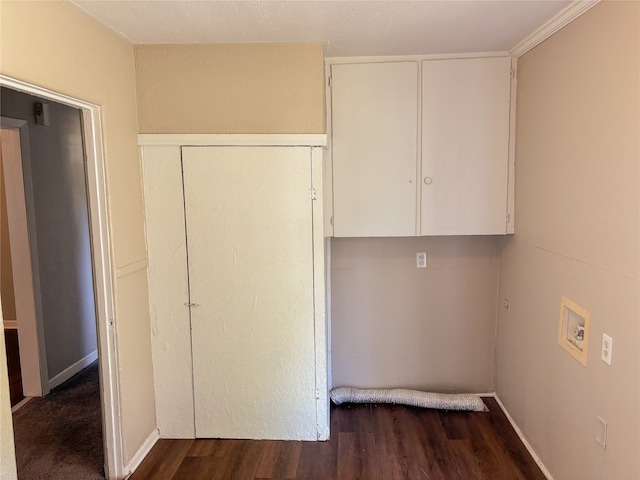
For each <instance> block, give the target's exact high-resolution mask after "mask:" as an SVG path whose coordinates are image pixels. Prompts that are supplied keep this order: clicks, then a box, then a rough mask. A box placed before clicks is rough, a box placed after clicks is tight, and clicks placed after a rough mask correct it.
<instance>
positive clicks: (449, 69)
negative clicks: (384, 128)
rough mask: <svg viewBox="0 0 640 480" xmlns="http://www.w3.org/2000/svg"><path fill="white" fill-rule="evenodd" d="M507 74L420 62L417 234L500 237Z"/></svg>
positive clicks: (488, 66) (501, 65) (468, 62)
mask: <svg viewBox="0 0 640 480" xmlns="http://www.w3.org/2000/svg"><path fill="white" fill-rule="evenodd" d="M510 69H511V60H510V58H509V57H500V58H473V59H449V60H429V61H423V62H422V181H421V189H422V198H421V228H420V233H421V234H422V235H465V234H504V233H506V219H505V218H506V213H507V180H508V156H509V155H508V151H509V102H510Z"/></svg>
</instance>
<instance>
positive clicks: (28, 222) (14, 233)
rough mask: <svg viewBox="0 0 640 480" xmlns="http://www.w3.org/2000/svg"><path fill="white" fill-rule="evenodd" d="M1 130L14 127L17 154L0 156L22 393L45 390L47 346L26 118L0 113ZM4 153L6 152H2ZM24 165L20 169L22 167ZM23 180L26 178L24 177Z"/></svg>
mask: <svg viewBox="0 0 640 480" xmlns="http://www.w3.org/2000/svg"><path fill="white" fill-rule="evenodd" d="M0 125H1V126H2V130H4V129H8V130H17V131H18V134H19V136H20V155H4V156H3V158H2V163H3V168H4V178H5V181H4V183H5V191H6V200H7V220H8V224H9V243H10V244H11V245H12V248H11V263H12V265H13V283H14V285H15V286H16V288H15V304H16V317H17V318H16V325H17V328H18V330H19V333H18V343H19V350H20V373H21V376H22V389H23V393H24V396H25V397H34V396H35V397H41V396H43V395H46V394H47V393H49V390H50V389H49V388H48V382H49V372H48V368H47V360H46V359H47V350H46V347H45V342H44V324H43V322H42V301H41V298H42V297H41V295H40V273H39V268H38V262H37V260H36V261H35V262H33V261H32V259H37V258H38V257H37V254H38V246H37V236H36V229H35V227H36V225H35V215H34V213H33V208H31V207H32V206H33V192H32V186H31V185H32V182H31V162H30V152H29V128H28V125H27V121H26V120H18V119H14V118H7V117H0ZM5 153H6V152H5ZM23 166H24V169H23ZM25 180H26V181H25Z"/></svg>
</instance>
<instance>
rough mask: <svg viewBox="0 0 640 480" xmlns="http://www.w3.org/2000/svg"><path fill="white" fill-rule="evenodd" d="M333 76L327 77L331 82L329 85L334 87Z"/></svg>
mask: <svg viewBox="0 0 640 480" xmlns="http://www.w3.org/2000/svg"><path fill="white" fill-rule="evenodd" d="M332 79H333V77H331V76H329V78H328V79H327V82H328V83H329V86H330V87H332V86H333V80H332Z"/></svg>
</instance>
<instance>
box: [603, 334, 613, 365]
mask: <svg viewBox="0 0 640 480" xmlns="http://www.w3.org/2000/svg"><path fill="white" fill-rule="evenodd" d="M612 353H613V338H611V337H610V336H609V335H605V334H604V333H603V334H602V356H601V358H602V361H603V362H604V363H606V364H607V365H611V354H612Z"/></svg>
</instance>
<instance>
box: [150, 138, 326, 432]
mask: <svg viewBox="0 0 640 480" xmlns="http://www.w3.org/2000/svg"><path fill="white" fill-rule="evenodd" d="M138 143H139V145H140V146H141V147H142V163H143V179H144V187H145V204H146V211H147V237H148V243H149V290H150V292H149V293H150V303H151V309H150V310H151V316H152V350H153V356H154V357H153V361H154V367H155V368H154V385H155V393H156V418H157V422H158V430H159V433H160V437H161V438H195V424H194V420H195V417H194V408H193V401H194V400H193V384H192V370H191V366H190V357H191V344H190V325H189V312H188V308H189V307H188V305H185V304H188V303H189V300H188V287H187V281H188V280H187V270H186V241H184V240H183V241H182V242H180V241H179V240H178V238H177V237H175V238H174V241H173V244H172V245H167V244H163V243H162V241H163V236H166V235H169V236H171V237H172V238H173V237H174V236H175V234H176V232H171V233H170V232H169V230H174V229H169V228H168V225H169V224H178V223H180V229H181V230H182V237H183V238H184V233H185V231H184V228H185V224H184V209H183V206H184V205H183V204H180V205H176V203H177V200H176V196H175V193H176V192H177V190H176V189H177V188H178V183H179V184H180V192H179V193H180V194H182V193H183V192H182V190H181V189H182V186H181V182H182V178H181V172H180V178H175V177H176V175H177V174H178V173H177V172H178V171H179V170H180V168H181V167H180V163H181V158H180V149H181V147H182V146H198V145H200V146H272V147H280V146H297V147H308V148H309V152H310V156H311V165H312V166H311V175H312V179H311V182H312V187H311V191H310V195H311V196H312V198H313V201H312V216H313V218H312V225H313V276H314V279H313V288H314V295H313V296H314V307H313V308H314V333H315V335H314V336H315V338H314V344H315V363H316V365H315V377H316V381H315V384H316V392H315V394H316V421H317V439H318V440H326V439H328V438H329V395H328V388H329V386H328V383H327V382H328V380H327V379H328V336H327V330H328V325H327V320H328V315H327V308H326V283H325V253H326V251H325V249H326V247H327V245H326V243H325V242H324V228H323V219H324V215H323V201H324V189H323V147H324V146H325V145H326V135H323V134H318V135H315V134H311V135H297V134H292V135H269V134H259V135H217V134H215V135H208V134H193V135H191V134H160V135H156V134H143V135H139V136H138ZM157 169H160V171H156V172H155V174H154V173H153V172H154V170H157ZM163 179H164V180H163ZM165 181H166V183H167V184H168V186H167V185H164V182H165ZM154 182H155V184H154ZM159 182H163V184H162V185H160V184H159ZM159 197H162V198H163V199H164V200H165V201H168V202H173V206H171V208H167V206H166V205H165V206H162V205H161V204H160V205H158V204H154V202H158V198H159ZM160 203H162V202H160ZM175 230H177V229H175ZM154 232H155V234H154ZM158 232H162V233H161V234H159V233H158ZM159 242H160V244H158V243H159ZM176 242H177V243H176ZM168 258H170V259H171V261H170V262H168V261H167V259H168ZM180 258H182V259H184V261H183V262H182V261H181V260H180ZM187 338H188V339H189V342H187V341H186V340H187ZM185 357H188V358H189V362H188V363H189V365H186V363H187V362H185V360H184V358H185Z"/></svg>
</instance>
